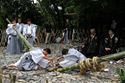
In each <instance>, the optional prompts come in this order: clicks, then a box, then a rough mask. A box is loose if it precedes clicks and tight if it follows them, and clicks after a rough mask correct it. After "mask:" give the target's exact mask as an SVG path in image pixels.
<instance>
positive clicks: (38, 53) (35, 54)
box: [14, 48, 49, 68]
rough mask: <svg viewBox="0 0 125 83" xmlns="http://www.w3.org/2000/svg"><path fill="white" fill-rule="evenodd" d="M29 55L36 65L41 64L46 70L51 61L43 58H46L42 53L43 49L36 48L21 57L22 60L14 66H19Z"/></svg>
mask: <svg viewBox="0 0 125 83" xmlns="http://www.w3.org/2000/svg"><path fill="white" fill-rule="evenodd" d="M29 54H30V55H31V56H32V59H33V61H34V62H35V63H36V64H39V65H40V66H41V67H42V68H46V67H47V66H48V64H49V60H46V59H44V58H43V56H45V55H44V54H43V53H42V50H41V48H35V49H33V50H31V51H29V52H27V53H25V54H24V55H22V56H21V57H20V59H19V60H18V61H17V62H16V63H15V64H14V65H15V66H18V65H19V63H20V61H21V60H22V58H23V57H25V56H26V55H29Z"/></svg>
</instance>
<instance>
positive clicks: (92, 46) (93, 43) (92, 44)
mask: <svg viewBox="0 0 125 83" xmlns="http://www.w3.org/2000/svg"><path fill="white" fill-rule="evenodd" d="M90 33H91V34H90V36H89V37H88V39H87V40H86V42H85V44H84V45H83V46H82V53H83V54H84V55H85V56H86V57H89V58H92V57H93V56H98V54H99V47H100V43H99V42H100V41H99V37H98V36H97V34H96V31H95V29H94V28H91V29H90Z"/></svg>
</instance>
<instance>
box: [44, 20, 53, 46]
mask: <svg viewBox="0 0 125 83" xmlns="http://www.w3.org/2000/svg"><path fill="white" fill-rule="evenodd" d="M52 32H53V30H52V25H51V24H50V21H48V23H47V24H46V25H45V35H46V39H45V43H46V44H48V43H50V41H51V37H52Z"/></svg>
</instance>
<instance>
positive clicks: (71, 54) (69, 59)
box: [56, 48, 86, 67]
mask: <svg viewBox="0 0 125 83" xmlns="http://www.w3.org/2000/svg"><path fill="white" fill-rule="evenodd" d="M62 55H63V56H60V57H58V58H57V61H58V60H59V59H61V58H64V61H61V62H60V63H56V66H58V65H59V66H61V67H69V66H73V65H77V64H78V61H79V60H81V59H86V57H85V56H84V55H83V54H82V53H80V52H79V51H78V50H76V49H74V48H71V49H69V50H68V49H63V50H62Z"/></svg>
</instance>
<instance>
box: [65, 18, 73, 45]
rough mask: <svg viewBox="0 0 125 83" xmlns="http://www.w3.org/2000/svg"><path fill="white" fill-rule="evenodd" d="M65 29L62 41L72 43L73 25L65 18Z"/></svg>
mask: <svg viewBox="0 0 125 83" xmlns="http://www.w3.org/2000/svg"><path fill="white" fill-rule="evenodd" d="M65 27H66V29H65V30H64V31H65V34H64V43H66V44H67V43H72V35H73V25H72V24H71V23H70V21H69V19H66V25H65Z"/></svg>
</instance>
